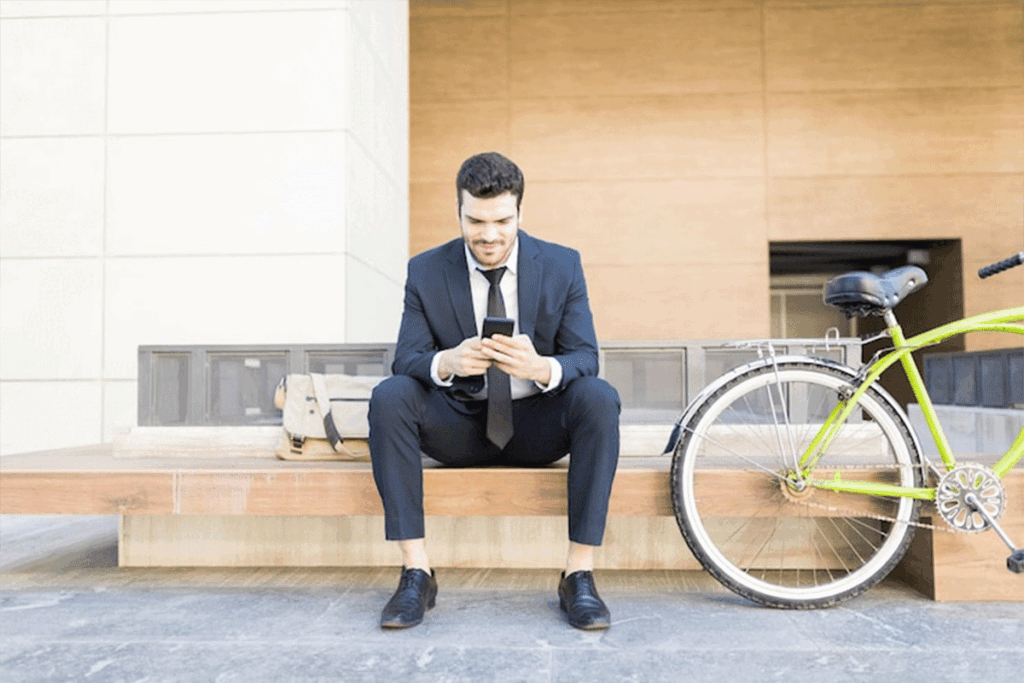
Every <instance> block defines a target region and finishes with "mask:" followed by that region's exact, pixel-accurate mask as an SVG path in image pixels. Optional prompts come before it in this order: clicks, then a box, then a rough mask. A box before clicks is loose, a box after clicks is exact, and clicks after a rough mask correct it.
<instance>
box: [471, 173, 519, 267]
mask: <svg viewBox="0 0 1024 683" xmlns="http://www.w3.org/2000/svg"><path fill="white" fill-rule="evenodd" d="M519 219H520V215H519V211H518V210H517V209H516V198H515V197H514V196H513V195H512V193H511V192H506V193H505V194H500V195H498V196H497V197H491V198H489V199H480V198H478V197H474V196H473V195H471V194H470V193H469V192H467V191H466V190H462V211H461V214H460V215H459V224H460V226H461V227H462V238H463V239H464V240H465V241H466V244H468V245H469V250H470V251H471V252H473V256H475V257H476V260H477V261H479V262H480V265H482V266H486V267H488V268H496V267H498V266H500V265H502V264H504V263H505V261H506V260H508V255H509V254H510V253H511V252H512V246H513V245H514V244H515V241H516V233H517V232H518V231H519Z"/></svg>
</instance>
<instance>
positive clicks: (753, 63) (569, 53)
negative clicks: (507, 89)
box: [510, 9, 762, 99]
mask: <svg viewBox="0 0 1024 683" xmlns="http://www.w3.org/2000/svg"><path fill="white" fill-rule="evenodd" d="M510 31H511V45H510V48H511V53H512V54H513V55H514V57H513V59H512V61H511V64H510V70H511V74H510V79H511V95H512V97H513V98H514V99H524V98H531V97H558V98H563V97H602V96H609V95H666V94H668V95H675V94H683V93H690V92H757V93H759V92H760V91H761V70H762V66H761V17H760V14H759V12H757V11H756V10H753V9H747V10H742V11H735V10H734V11H714V12H686V13H664V12H646V13H645V12H638V13H634V14H630V15H629V16H628V20H627V21H623V16H622V15H621V14H600V13H596V12H587V13H584V14H570V15H558V14H555V15H550V14H538V15H518V16H515V17H514V18H513V19H512V21H511V25H510ZM552 65H557V68H551V66H552Z"/></svg>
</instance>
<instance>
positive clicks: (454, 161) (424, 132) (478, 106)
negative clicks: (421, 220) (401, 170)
mask: <svg viewBox="0 0 1024 683" xmlns="http://www.w3.org/2000/svg"><path fill="white" fill-rule="evenodd" d="M410 117H411V120H410V122H409V140H410V145H409V155H410V158H409V177H410V180H411V182H414V183H416V182H421V181H424V180H429V181H444V182H446V183H448V188H449V192H450V193H451V195H452V196H454V195H455V174H456V173H458V171H459V166H460V165H461V164H462V162H463V161H464V160H465V159H466V158H467V157H469V156H472V155H473V154H476V153H478V152H485V151H492V150H493V151H504V152H505V153H509V152H508V149H509V146H510V139H509V135H508V132H509V117H508V104H506V103H505V102H504V101H494V100H484V101H480V102H444V103H438V104H413V105H412V106H411V107H410ZM414 209H415V207H414Z"/></svg>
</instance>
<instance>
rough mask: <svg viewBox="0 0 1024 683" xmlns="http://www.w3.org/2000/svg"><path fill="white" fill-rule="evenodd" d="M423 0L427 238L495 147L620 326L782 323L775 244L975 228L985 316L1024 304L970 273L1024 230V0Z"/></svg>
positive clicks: (415, 71)
mask: <svg viewBox="0 0 1024 683" xmlns="http://www.w3.org/2000/svg"><path fill="white" fill-rule="evenodd" d="M417 5H419V6H417ZM410 9H411V12H410V15H411V21H410V34H411V46H412V49H411V57H410V61H411V72H410V74H411V75H410V78H411V84H410V92H411V97H412V102H411V110H412V114H411V115H412V133H411V134H412V159H411V169H412V187H411V196H412V207H411V208H412V211H411V213H412V218H413V226H412V229H411V237H410V242H411V244H412V251H413V253H417V252H419V251H422V250H423V249H425V248H429V247H432V246H434V245H436V244H439V243H440V242H443V241H446V240H447V239H450V238H451V237H452V236H455V235H457V234H458V233H457V225H455V224H454V220H453V219H452V218H451V212H452V209H451V206H452V202H453V198H452V196H451V195H452V194H453V193H452V191H451V184H452V182H451V181H452V178H453V177H454V175H455V172H456V170H457V167H458V164H459V163H460V162H461V161H462V159H464V158H465V157H466V156H468V155H470V154H472V153H475V152H478V151H485V150H491V149H493V150H497V151H501V152H503V153H506V154H508V155H509V156H510V157H511V158H513V159H514V160H516V162H517V163H519V164H520V166H522V168H523V170H524V172H525V173H526V178H527V190H526V197H525V202H524V219H525V220H524V227H525V228H526V229H527V230H528V231H531V232H532V233H533V234H535V235H537V236H539V237H544V238H547V239H551V240H554V241H558V242H563V243H566V244H569V245H570V246H573V247H575V248H577V249H579V250H580V251H581V252H582V253H583V256H584V264H585V266H586V268H587V273H588V277H589V279H590V282H591V302H592V306H593V309H594V312H595V317H596V319H597V321H598V326H599V328H598V332H599V334H600V335H601V337H602V338H604V339H613V338H619V339H646V338H659V339H661V338H666V337H673V336H676V337H693V336H701V335H704V334H707V335H708V336H715V337H735V336H746V335H749V336H764V335H767V334H768V333H769V325H768V320H769V312H768V296H767V288H768V244H769V242H770V241H772V240H776V241H785V240H815V241H817V240H829V239H834V240H864V239H879V240H891V239H894V238H895V239H950V240H956V239H959V240H961V241H962V247H963V265H964V274H963V291H964V293H965V296H966V297H967V301H968V303H967V310H968V312H971V311H978V310H982V309H986V308H992V307H993V306H994V305H996V304H1001V305H1007V303H1009V302H1010V300H1011V299H1015V298H1016V299H1017V300H1019V294H1015V293H1014V292H1013V291H1011V290H1014V289H1019V288H1017V287H1011V286H1010V285H1005V284H999V283H995V281H993V282H994V283H995V284H993V285H989V284H988V283H987V282H986V283H980V282H978V281H977V278H976V276H975V275H974V274H973V270H972V269H976V268H977V266H978V265H982V264H983V262H984V263H987V262H988V261H992V260H996V259H998V258H1003V257H1005V256H1007V255H1008V253H1012V252H1013V251H1015V250H1017V249H1019V248H1020V246H1017V247H1014V246H1013V245H1020V244H1021V243H1022V237H1021V235H1022V233H1024V225H1022V223H1024V210H1022V203H1024V199H1022V197H1024V180H1022V174H1024V117H1022V116H1021V112H1022V111H1024V89H1022V88H1021V87H1020V86H1021V84H1022V82H1024V3H1022V2H1008V1H1003V2H1000V1H998V0H993V1H992V2H987V1H981V0H979V2H972V3H958V2H952V1H949V2H946V1H944V0H943V1H939V0H936V1H934V2H929V1H925V2H919V3H891V2H883V1H877V2H875V1H867V2H865V1H864V0H763V1H759V0H731V1H729V2H724V1H723V2H711V1H710V0H688V1H683V0H507V1H505V0H481V1H479V2H477V1H472V2H464V3H458V4H457V5H456V4H455V3H416V2H414V3H413V5H412V6H411V8H410ZM467 32H469V33H472V35H466V33H467ZM481 73H493V78H491V79H490V80H487V79H485V78H481V76H480V74H481ZM659 183H662V184H661V185H659ZM660 188H671V189H670V190H669V191H668V192H664V193H662V192H660ZM759 192H760V193H761V195H760V196H761V199H759V197H758V193H759ZM435 193H436V194H435ZM700 194H703V196H699V195H700ZM759 202H760V204H759ZM762 204H763V205H762ZM648 238H653V239H648ZM681 244H683V245H685V246H680V245H681ZM1007 247H1009V252H1007ZM1004 252H1005V253H1004ZM702 259H705V260H706V263H700V261H701V260H702ZM947 261H948V263H949V264H952V263H953V260H948V259H947ZM956 262H957V263H959V256H958V258H957V260H956ZM647 264H657V267H649V266H648V265H647ZM672 266H675V270H673V269H672ZM1010 277H1012V276H1010ZM698 280H699V281H698ZM1018 284H1019V282H1016V281H1015V282H1014V285H1018ZM943 289H944V290H945V291H944V294H943V295H948V296H953V295H954V291H955V290H959V288H957V287H951V286H950V283H949V282H947V284H946V286H944V287H943ZM931 296H939V294H938V293H937V292H935V293H932V294H931ZM723 301H738V302H740V304H741V306H742V315H740V316H737V318H735V319H733V320H731V321H730V320H722V317H723V316H721V305H722V302H723ZM1004 302H1005V303H1004ZM933 303H934V305H932V307H931V308H932V309H934V310H935V311H940V310H947V309H948V310H954V309H958V306H952V307H951V306H948V305H946V303H945V302H940V301H937V300H936V301H935V302H933ZM680 307H682V308H685V309H686V313H685V314H684V315H678V314H676V313H675V311H677V310H678V309H679V308H680ZM669 309H671V310H673V314H666V313H665V311H666V310H669ZM684 318H685V324H683V323H682V322H676V321H681V320H683V319H684ZM968 348H970V346H969V347H968Z"/></svg>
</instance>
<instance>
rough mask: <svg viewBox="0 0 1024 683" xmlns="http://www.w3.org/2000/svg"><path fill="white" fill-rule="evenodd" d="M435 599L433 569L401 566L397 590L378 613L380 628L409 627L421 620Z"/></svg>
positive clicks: (435, 584) (435, 582)
mask: <svg viewBox="0 0 1024 683" xmlns="http://www.w3.org/2000/svg"><path fill="white" fill-rule="evenodd" d="M436 599H437V579H436V578H434V571H433V570H431V571H430V573H429V574H427V573H426V572H425V571H423V570H422V569H406V568H405V567H402V578H401V580H400V581H399V582H398V590H396V591H395V594H394V595H392V596H391V599H390V600H388V604H386V605H384V611H382V612H381V613H380V625H381V627H382V628H409V627H410V626H416V625H417V624H419V623H420V622H422V621H423V614H424V612H426V611H427V610H428V609H430V608H431V607H433V606H434V601H435V600H436Z"/></svg>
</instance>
